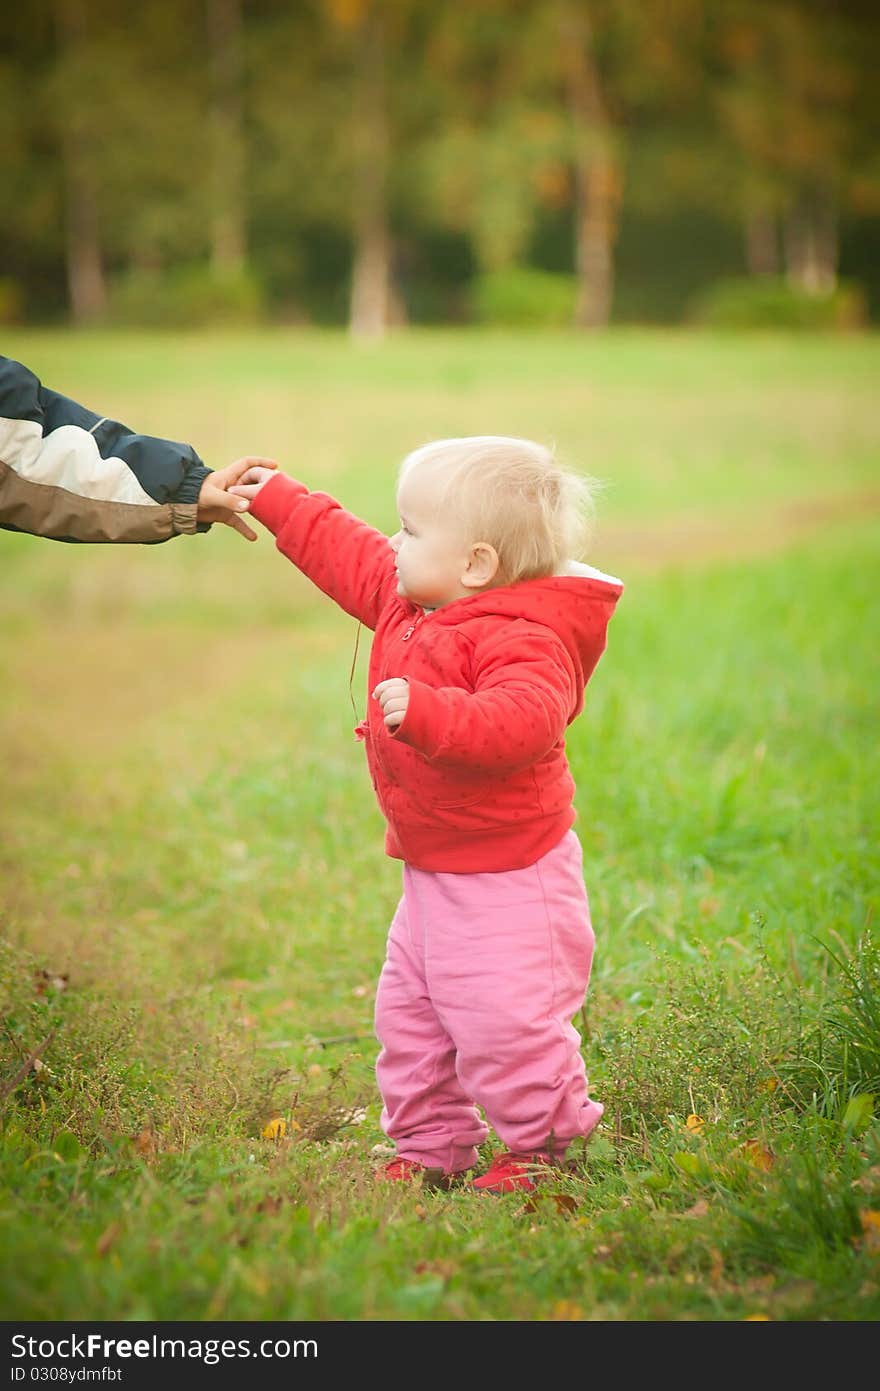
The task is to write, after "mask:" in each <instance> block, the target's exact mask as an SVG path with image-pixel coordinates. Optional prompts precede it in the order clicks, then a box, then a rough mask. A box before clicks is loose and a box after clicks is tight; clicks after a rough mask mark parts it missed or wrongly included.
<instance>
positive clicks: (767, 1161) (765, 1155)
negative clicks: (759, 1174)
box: [738, 1140, 776, 1173]
mask: <svg viewBox="0 0 880 1391" xmlns="http://www.w3.org/2000/svg"><path fill="white" fill-rule="evenodd" d="M738 1153H739V1154H741V1155H742V1157H743V1159H745V1160H746V1162H747V1163H749V1164H751V1165H752V1167H753V1168H754V1169H761V1170H763V1172H764V1173H769V1172H770V1170H771V1169H772V1168H773V1165H774V1163H775V1162H776V1160H775V1156H774V1154H773V1151H772V1150H770V1149H768V1148H767V1146H766V1145H763V1144H762V1143H761V1141H760V1140H746V1141H745V1143H744V1144H742V1145H740V1147H739V1150H738Z"/></svg>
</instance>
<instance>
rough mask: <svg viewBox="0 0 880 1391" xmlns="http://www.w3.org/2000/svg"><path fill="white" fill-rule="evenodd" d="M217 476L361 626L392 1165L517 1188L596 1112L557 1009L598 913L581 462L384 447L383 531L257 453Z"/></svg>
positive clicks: (401, 1170) (513, 447)
mask: <svg viewBox="0 0 880 1391" xmlns="http://www.w3.org/2000/svg"><path fill="white" fill-rule="evenodd" d="M230 491H232V492H235V493H237V494H239V495H240V496H242V497H246V498H248V499H249V500H250V503H251V507H250V510H251V515H252V516H253V517H256V518H257V520H258V521H260V522H262V523H263V524H264V525H265V526H267V527H268V528H269V529H270V530H271V531H272V532H274V533H275V535H276V537H277V545H278V549H279V550H280V551H282V552H283V554H284V555H286V556H287V557H288V558H289V559H290V560H292V561H293V562H294V564H295V565H297V566H298V567H299V568H300V569H301V570H302V571H303V572H304V573H305V574H306V575H308V576H309V578H310V579H312V580H313V581H314V583H315V584H317V585H318V586H319V587H320V588H321V589H322V590H324V592H325V593H326V594H329V595H330V597H331V598H333V599H335V600H336V602H337V603H338V604H340V605H341V606H342V608H344V609H345V610H346V612H347V613H350V614H352V615H354V617H356V618H358V619H359V620H360V622H361V623H364V624H365V625H366V626H367V627H368V628H371V629H374V630H375V639H374V642H373V647H372V653H371V657H370V672H369V689H370V692H371V696H370V700H369V702H368V705H369V709H368V714H367V718H366V719H365V720H364V722H363V724H361V725H360V726H359V727H358V729H357V730H356V731H355V732H356V733H357V734H358V735H359V737H361V738H362V739H363V740H364V743H365V747H366V754H367V762H368V764H369V768H370V774H371V776H372V780H373V786H374V788H375V790H376V795H377V797H378V800H379V805H380V807H381V809H382V812H383V813H384V816H385V819H386V823H387V830H386V837H385V849H386V851H387V853H388V854H389V855H392V856H395V857H396V858H398V859H400V860H402V861H403V896H402V898H401V900H400V903H399V905H398V907H397V911H396V913H395V916H394V920H393V922H392V924H391V929H390V933H389V937H388V946H387V956H386V960H385V964H384V966H383V969H382V974H381V977H380V980H379V987H378V991H377V996H376V1033H377V1036H378V1039H379V1042H380V1044H381V1052H380V1054H379V1058H378V1061H377V1064H376V1076H377V1080H378V1084H379V1089H380V1092H381V1096H382V1101H383V1110H382V1128H383V1130H384V1131H385V1133H386V1134H387V1135H388V1136H389V1137H390V1138H391V1139H393V1140H394V1141H395V1143H396V1146H397V1157H396V1158H395V1159H393V1160H392V1161H391V1162H390V1163H389V1164H387V1165H386V1166H385V1168H384V1170H383V1171H382V1174H383V1177H385V1178H387V1179H389V1180H417V1181H421V1182H422V1183H423V1184H427V1185H431V1186H439V1187H444V1188H445V1187H448V1186H449V1185H450V1184H451V1183H452V1182H453V1181H455V1180H456V1179H463V1177H464V1175H465V1174H466V1173H467V1171H468V1170H471V1169H473V1168H474V1167H475V1166H476V1164H477V1160H478V1155H477V1147H478V1146H479V1145H480V1144H481V1143H482V1141H483V1140H484V1139H485V1138H486V1136H487V1134H488V1130H487V1126H486V1125H485V1124H484V1121H483V1119H482V1117H481V1114H480V1110H479V1109H478V1107H479V1108H480V1109H481V1110H482V1112H483V1113H484V1114H485V1117H486V1120H488V1122H489V1123H490V1124H491V1126H492V1127H493V1128H494V1130H495V1132H496V1134H497V1135H498V1136H499V1137H500V1139H501V1141H502V1143H503V1144H504V1146H506V1148H505V1150H504V1152H503V1153H501V1154H499V1155H497V1156H496V1157H495V1159H494V1161H493V1162H492V1164H491V1166H490V1167H489V1169H488V1171H487V1172H486V1173H484V1174H483V1175H482V1176H481V1177H478V1178H476V1179H475V1180H474V1181H473V1187H474V1188H475V1189H476V1190H478V1191H481V1192H486V1193H509V1192H515V1191H517V1190H531V1189H532V1188H533V1187H534V1186H535V1183H536V1182H537V1181H538V1180H539V1179H540V1178H541V1177H544V1176H546V1174H547V1173H548V1171H549V1170H550V1168H551V1166H554V1165H559V1164H560V1163H561V1162H562V1161H563V1160H564V1158H565V1155H566V1151H567V1150H568V1148H569V1146H570V1145H571V1143H572V1141H574V1140H576V1139H577V1138H578V1137H586V1136H588V1135H589V1134H590V1132H591V1131H592V1130H593V1129H594V1128H595V1126H596V1124H597V1123H598V1121H599V1118H600V1117H601V1115H602V1109H603V1108H602V1106H601V1105H600V1104H599V1103H598V1102H596V1101H593V1100H592V1099H591V1098H590V1096H589V1093H588V1089H587V1078H586V1073H585V1068H584V1063H583V1059H582V1057H581V1053H580V1036H579V1035H578V1033H577V1031H576V1029H575V1028H574V1027H573V1024H572V1016H573V1015H574V1014H575V1013H576V1012H577V1011H578V1010H579V1008H580V1007H581V1005H582V1003H583V999H584V995H585V992H586V989H587V984H588V981H589V976H590V965H591V961H592V954H593V941H594V938H593V930H592V926H591V923H590V914H589V907H588V903H587V896H586V892H585V889H584V882H583V873H582V856H581V847H580V843H579V841H578V839H577V837H576V836H575V834H574V832H573V830H572V824H573V822H574V820H575V812H574V808H573V806H572V797H573V793H574V783H573V781H572V777H571V774H570V772H569V768H568V763H567V760H566V756H565V743H564V736H565V730H566V727H567V726H568V725H569V724H570V723H571V722H572V720H573V719H574V718H575V716H576V715H577V714H578V713H579V711H580V710H581V709H582V707H583V698H584V687H585V685H586V683H587V681H588V680H589V678H590V676H591V675H592V672H593V670H594V668H595V666H596V663H597V662H598V660H599V658H600V656H601V654H602V651H603V650H604V647H605V641H606V628H607V625H608V621H609V619H610V618H611V615H612V613H613V611H614V607H615V604H616V603H617V600H618V599H619V597H620V595H621V593H622V588H623V586H622V584H621V582H620V581H619V580H617V579H614V578H612V577H611V576H609V575H604V574H602V573H601V572H600V571H598V570H595V569H592V568H591V567H589V566H586V565H583V564H580V563H578V562H573V561H572V560H571V557H572V556H573V555H575V554H576V553H577V551H578V548H579V546H580V544H581V540H582V530H583V522H584V518H585V515H586V511H587V509H588V507H589V503H590V489H589V486H588V484H587V483H586V482H585V480H583V479H581V478H579V477H578V476H577V475H575V474H573V473H570V472H568V471H566V470H565V469H563V468H561V467H560V466H559V465H558V464H557V463H556V462H555V460H554V459H553V457H552V456H551V454H550V453H549V451H548V450H546V449H545V448H543V447H542V446H541V445H539V444H536V443H533V442H531V441H529V440H520V439H508V438H505V437H502V436H492V435H490V436H475V437H472V438H465V439H450V440H439V441H436V442H434V443H431V444H427V445H425V446H424V447H423V448H421V449H417V450H416V451H415V452H414V453H412V454H410V455H409V456H408V457H407V458H406V459H405V460H404V461H403V464H402V466H401V470H400V478H399V486H398V491H397V506H398V511H399V515H400V529H399V530H398V531H397V532H396V533H395V535H394V536H392V537H391V538H390V540H389V538H388V537H387V536H385V535H383V534H382V533H381V532H379V531H376V530H375V529H374V528H373V527H371V526H368V525H367V524H366V523H364V522H362V521H359V520H358V519H357V518H356V517H353V516H351V515H350V514H349V513H348V512H346V511H344V510H343V508H342V507H341V506H340V505H339V503H337V502H336V501H334V499H333V498H331V497H329V496H327V495H326V494H325V493H319V492H310V491H309V490H308V489H307V488H305V487H304V486H303V484H302V483H297V482H294V480H293V479H291V478H289V477H287V476H286V475H285V474H282V473H273V472H272V471H271V470H269V469H264V468H261V467H255V468H252V469H251V470H250V471H249V472H248V473H247V474H245V475H244V477H243V478H242V480H241V482H240V484H239V485H238V486H237V487H235V488H232V489H231V490H230Z"/></svg>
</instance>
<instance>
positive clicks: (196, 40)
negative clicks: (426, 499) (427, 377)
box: [0, 0, 880, 323]
mask: <svg viewBox="0 0 880 1391" xmlns="http://www.w3.org/2000/svg"><path fill="white" fill-rule="evenodd" d="M878 59H880V24H878V22H877V18H876V14H875V13H874V11H873V9H872V7H869V6H868V5H867V4H865V3H864V0H838V3H836V4H835V5H834V6H831V7H829V6H827V5H822V4H820V3H819V0H778V3H775V4H774V5H772V6H767V5H764V4H761V3H759V0H713V3H710V0H642V3H637V0H468V3H467V4H466V3H464V0H450V3H449V4H446V5H444V6H439V7H438V6H428V5H427V4H426V3H424V0H388V3H383V4H379V3H378V0H357V2H356V0H345V2H344V3H343V0H314V3H311V4H309V5H307V6H299V5H296V6H291V5H289V4H288V3H286V0H204V3H201V4H198V5H197V4H195V3H192V0H187V3H183V4H181V3H178V0H144V3H143V4H141V5H139V6H137V7H135V8H133V9H131V8H120V7H119V6H117V5H115V4H113V3H112V0H32V3H31V4H29V5H28V6H27V7H20V8H19V10H18V11H14V12H13V13H11V14H9V15H8V16H6V17H5V21H4V45H3V53H2V56H0V121H2V124H3V129H4V134H5V139H4V141H3V142H2V147H0V179H2V182H3V188H4V194H5V196H4V198H3V199H2V200H0V278H2V281H3V283H4V286H5V287H6V288H5V289H4V293H3V307H2V309H0V313H2V315H3V316H4V317H5V318H6V319H10V318H13V317H22V316H25V317H27V318H28V319H29V320H31V321H38V320H41V319H51V318H58V317H59V316H61V315H63V314H65V313H66V312H70V311H72V312H73V314H74V317H77V318H80V319H86V318H106V317H107V316H108V315H109V316H111V317H116V318H119V319H122V320H124V321H125V322H132V321H135V320H137V321H138V322H143V323H156V322H169V323H174V322H181V321H185V322H193V323H199V322H202V323H204V322H208V321H211V320H212V319H213V318H214V317H215V316H216V315H217V314H218V313H221V315H226V316H229V315H232V316H235V317H239V318H244V319H248V318H250V317H252V316H254V315H256V314H258V313H259V312H261V311H264V312H265V313H266V314H267V315H269V316H270V317H272V318H274V319H279V320H286V321H312V322H319V323H325V322H341V321H344V319H345V317H346V315H347V314H348V313H349V312H350V308H351V306H350V299H349V295H350V282H351V278H352V268H353V266H355V265H356V264H358V262H359V258H360V259H361V260H363V257H364V256H366V258H367V260H368V261H369V259H370V257H371V256H372V263H373V265H374V268H373V271H372V274H373V276H374V278H375V279H376V280H377V282H378V283H380V284H382V285H384V288H385V290H386V291H387V294H386V296H385V301H386V311H385V312H386V317H387V320H388V321H389V322H398V323H400V322H405V321H408V320H409V321H422V322H441V321H450V320H451V321H457V320H462V319H465V318H467V317H469V316H470V315H471V314H473V313H477V314H483V313H485V312H486V297H487V295H488V297H489V301H491V303H492V305H493V306H494V307H492V308H490V310H489V316H490V317H491V318H493V319H494V320H495V321H497V322H506V321H508V319H507V318H506V315H507V314H508V313H509V312H511V311H510V310H509V309H507V308H504V307H503V306H502V305H501V304H500V302H496V301H497V297H498V295H499V294H501V298H502V299H503V298H504V294H503V293H502V292H501V291H499V290H498V288H497V287H498V285H502V284H504V283H506V284H507V286H508V291H509V293H511V294H512V293H513V291H512V290H511V288H510V287H512V286H517V285H518V286H523V285H525V284H526V283H527V282H526V280H517V279H509V280H508V281H507V282H504V281H496V280H495V279H494V278H490V279H489V280H485V277H495V276H498V275H500V274H502V273H504V274H509V273H511V272H518V271H521V270H538V271H553V272H557V273H558V274H560V275H567V276H575V277H577V279H578V281H579V282H580V288H581V293H580V295H579V300H580V302H581V303H582V302H583V300H584V298H585V296H586V298H587V299H588V298H589V295H590V293H591V291H592V290H594V289H595V288H596V287H595V284H594V283H593V282H594V280H595V277H596V276H597V275H599V276H602V277H605V278H606V280H607V282H608V284H609V285H610V288H611V291H612V295H613V298H612V303H613V315H614V317H615V318H617V319H623V320H632V319H641V320H655V321H656V320H662V321H671V320H676V319H681V318H683V317H686V314H687V310H688V306H689V304H690V302H691V301H692V299H693V297H694V296H695V295H696V294H698V293H699V292H700V291H703V290H705V289H706V288H707V287H709V286H711V285H712V283H713V282H714V281H716V280H729V279H732V278H736V277H739V276H742V275H743V274H744V273H746V274H748V275H749V276H750V277H754V278H760V279H761V280H762V281H763V280H764V278H765V277H776V278H779V277H783V276H784V277H785V278H786V279H787V281H788V282H789V283H790V284H791V285H792V286H793V287H796V288H797V289H799V290H800V291H802V292H803V295H804V296H806V297H812V298H815V299H816V300H817V301H820V302H823V303H824V302H825V301H827V300H828V298H829V296H830V295H831V293H832V292H833V291H834V289H835V286H836V283H837V280H838V277H843V279H844V280H850V281H858V282H861V283H862V284H863V286H864V288H865V294H866V299H867V305H868V310H869V312H870V311H872V310H873V312H874V313H876V310H877V307H878V304H880V257H878V256H877V244H878V231H880V160H878V155H877V147H876V141H875V140H874V139H873V131H874V129H876V124H877V118H878V114H880V112H878V106H880V97H878V88H877V85H876V83H875V82H874V80H873V74H874V72H875V71H876V67H877V63H878ZM597 170H598V171H599V172H600V174H601V177H600V178H598V179H597V177H596V175H597ZM599 198H604V200H605V202H604V206H603V209H602V216H601V217H600V216H599V213H598V211H597V208H598V204H597V201H596V200H597V199H599ZM585 247H586V248H592V250H588V251H585ZM196 266H201V267H203V268H207V267H208V266H211V267H212V268H213V269H212V271H211V272H208V271H207V269H205V270H204V273H203V274H202V275H201V277H199V275H197V274H196V272H195V270H193V269H192V268H193V267H196ZM181 267H182V268H184V269H180V268H181ZM218 277H219V278H218ZM475 277H479V280H478V281H477V282H476V283H474V284H473V285H471V282H472V281H474V279H475ZM591 277H593V280H592V281H591ZM221 282H222V287H221ZM534 283H537V282H534ZM233 284H235V285H237V288H231V287H232V285H233ZM151 286H152V287H155V290H154V292H150V287H151ZM257 286H260V287H262V290H261V291H260V292H258V290H257V288H256V287H257ZM560 287H561V282H560ZM471 290H472V291H473V293H470V291H471ZM517 293H519V291H517ZM756 295H757V296H758V298H759V299H761V302H762V304H764V305H765V306H767V312H769V307H770V304H769V299H767V297H766V294H765V292H764V290H761V291H760V294H759V293H758V291H757V290H756ZM847 296H848V292H847V291H846V289H844V292H843V301H844V302H846V303H849V302H850V300H848V298H847ZM493 297H494V298H493ZM795 298H796V296H795V295H794V294H793V295H792V296H791V297H790V298H789V299H788V300H784V297H782V296H780V298H779V300H778V302H777V307H778V311H779V316H780V317H779V319H778V320H775V321H777V322H780V323H785V322H787V321H788V319H787V316H790V311H791V305H792V303H793V301H794V299H795ZM537 299H540V296H538V297H537ZM555 302H556V301H555V300H554V304H555ZM834 302H835V304H837V303H838V301H837V299H835V300H834ZM853 302H854V301H853ZM139 306H140V308H139ZM835 312H836V311H835ZM847 312H848V311H847ZM825 314H826V310H825V309H823V308H820V307H819V304H818V303H817V306H816V307H815V311H814V313H813V317H814V318H818V319H819V320H820V321H821V320H822V319H823V317H824V316H825ZM516 315H519V316H520V317H516ZM523 316H524V317H523ZM538 317H539V318H540V315H539V316H538ZM805 317H809V315H805ZM533 318H534V316H533V314H532V311H531V310H526V309H517V310H516V311H515V318H514V319H513V320H510V321H511V322H513V321H516V322H526V321H532V320H533ZM553 321H554V322H555V321H556V320H555V310H554V314H553Z"/></svg>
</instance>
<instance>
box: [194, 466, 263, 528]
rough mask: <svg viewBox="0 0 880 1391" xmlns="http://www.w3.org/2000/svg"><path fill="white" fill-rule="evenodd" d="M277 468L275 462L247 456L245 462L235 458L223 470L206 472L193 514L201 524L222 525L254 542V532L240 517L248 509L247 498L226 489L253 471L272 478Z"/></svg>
mask: <svg viewBox="0 0 880 1391" xmlns="http://www.w3.org/2000/svg"><path fill="white" fill-rule="evenodd" d="M277 467H278V465H277V464H276V462H275V460H274V459H261V458H257V457H251V456H248V457H247V458H245V459H236V461H235V463H234V464H227V465H226V468H222V469H217V470H216V471H215V472H214V473H209V474H208V476H207V477H206V479H205V481H204V483H203V484H202V487H201V491H200V492H199V505H198V511H197V513H196V516H197V518H198V520H199V521H200V522H223V524H224V525H225V526H231V527H234V528H235V530H236V531H238V532H240V533H241V535H242V536H243V537H244V539H245V540H246V541H256V539H257V533H256V532H255V531H254V530H253V528H252V527H249V526H248V524H247V522H245V521H244V520H243V518H242V517H241V516H240V513H242V512H246V511H247V510H248V506H249V503H248V501H247V499H246V498H244V497H235V496H234V495H233V494H232V493H231V492H229V489H230V488H231V487H233V486H234V485H235V484H236V483H238V481H239V479H241V478H242V477H245V476H246V475H247V474H248V471H249V470H250V469H252V468H253V469H259V471H260V472H261V473H265V474H266V476H267V477H271V476H272V470H273V469H276V468H277Z"/></svg>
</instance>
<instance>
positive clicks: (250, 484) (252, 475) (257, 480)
mask: <svg viewBox="0 0 880 1391" xmlns="http://www.w3.org/2000/svg"><path fill="white" fill-rule="evenodd" d="M274 476H275V471H274V469H271V468H263V467H261V466H260V465H259V464H256V465H254V466H253V467H252V468H249V469H248V471H247V473H243V474H242V476H241V478H239V480H238V482H237V483H236V484H235V486H234V487H232V488H230V489H229V490H228V491H229V492H230V493H234V494H235V496H236V497H246V498H254V497H256V495H257V493H258V492H259V491H260V489H261V488H262V487H263V485H264V484H266V483H268V482H269V479H270V478H274Z"/></svg>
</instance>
